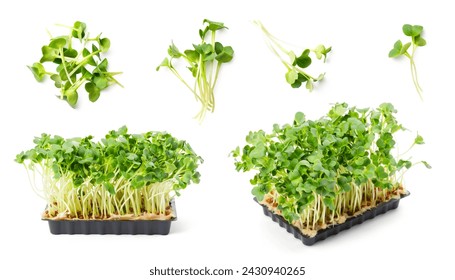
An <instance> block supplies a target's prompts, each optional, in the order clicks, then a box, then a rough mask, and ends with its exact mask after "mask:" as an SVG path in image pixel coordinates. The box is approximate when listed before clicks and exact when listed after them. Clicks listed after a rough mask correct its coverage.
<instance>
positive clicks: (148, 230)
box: [44, 200, 177, 235]
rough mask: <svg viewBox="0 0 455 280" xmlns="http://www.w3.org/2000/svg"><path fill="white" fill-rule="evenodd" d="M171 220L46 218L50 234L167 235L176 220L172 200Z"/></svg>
mask: <svg viewBox="0 0 455 280" xmlns="http://www.w3.org/2000/svg"><path fill="white" fill-rule="evenodd" d="M171 209H172V213H173V216H174V217H173V218H172V219H171V220H165V221H161V220H104V221H103V220H48V219H44V220H45V221H48V222H49V229H50V231H51V233H52V234H147V235H152V234H161V235H167V234H169V231H170V229H171V222H172V221H175V220H177V211H176V209H175V202H174V200H172V201H171Z"/></svg>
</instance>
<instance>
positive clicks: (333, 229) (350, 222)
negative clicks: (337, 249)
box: [254, 192, 410, 246]
mask: <svg viewBox="0 0 455 280" xmlns="http://www.w3.org/2000/svg"><path fill="white" fill-rule="evenodd" d="M408 195H410V193H409V192H406V193H405V194H402V195H401V196H400V198H398V199H391V200H389V201H386V202H382V203H380V204H378V205H377V206H376V207H374V208H372V209H370V210H367V211H365V212H364V213H362V214H361V215H358V216H355V217H350V218H348V219H347V220H346V222H344V223H342V224H337V225H333V226H329V227H327V228H326V229H323V230H320V231H318V233H317V234H316V235H315V236H313V237H310V236H308V235H305V234H303V233H302V232H301V231H300V230H299V229H298V228H297V227H295V226H293V225H291V224H289V223H288V222H287V221H286V220H285V219H284V218H283V217H282V216H280V215H277V214H275V213H273V212H272V211H270V210H269V209H268V208H267V206H265V205H262V204H260V203H259V202H258V201H257V200H256V198H254V201H256V202H258V203H259V205H261V206H262V210H263V211H264V214H265V215H266V216H269V217H270V218H272V220H273V221H274V222H277V223H278V224H279V225H280V226H281V227H283V228H285V229H286V230H287V232H289V233H291V234H293V235H294V237H295V238H297V239H299V240H301V241H302V243H303V244H305V245H307V246H311V245H313V244H314V243H316V242H318V241H321V240H324V239H326V238H327V237H329V236H332V235H335V234H338V233H339V232H341V231H343V230H346V229H349V228H351V227H353V226H355V225H358V224H361V223H363V222H365V221H366V220H369V219H373V218H374V217H376V216H377V215H380V214H384V213H385V212H387V211H389V210H393V209H396V208H397V207H398V205H399V203H400V199H402V198H404V197H406V196H408Z"/></svg>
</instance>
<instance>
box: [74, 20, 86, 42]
mask: <svg viewBox="0 0 455 280" xmlns="http://www.w3.org/2000/svg"><path fill="white" fill-rule="evenodd" d="M86 28H87V25H86V24H85V23H83V22H80V21H76V22H75V23H74V24H73V30H72V32H71V35H72V36H73V37H75V38H78V39H79V40H80V41H82V39H83V38H84V37H85V29H86Z"/></svg>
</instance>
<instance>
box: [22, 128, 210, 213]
mask: <svg viewBox="0 0 455 280" xmlns="http://www.w3.org/2000/svg"><path fill="white" fill-rule="evenodd" d="M34 143H35V147H34V148H33V149H31V150H28V151H25V152H21V153H20V154H18V155H17V156H16V162H18V163H21V164H23V165H24V166H25V168H26V170H27V174H28V175H29V179H30V182H31V183H32V186H33V189H34V190H35V191H36V192H37V193H38V194H39V195H40V196H42V197H44V198H45V199H46V201H47V212H46V213H47V214H46V216H47V218H70V219H71V218H84V219H108V218H113V217H116V216H125V215H133V216H134V217H139V216H141V215H143V214H144V213H145V214H157V215H163V214H165V213H166V210H167V209H168V207H169V202H170V200H171V199H172V197H173V196H174V195H175V194H177V195H178V194H179V191H180V190H182V189H184V188H186V186H187V185H188V184H190V183H191V182H194V183H198V182H199V177H200V174H199V172H197V170H196V169H197V167H198V165H199V164H200V163H201V162H202V159H201V158H200V157H199V156H197V155H196V154H195V153H194V151H193V150H192V148H191V146H190V145H189V144H188V143H187V142H185V141H181V140H178V139H176V138H174V137H172V136H171V134H169V133H165V132H147V133H142V134H129V133H128V132H127V128H126V127H121V128H120V129H119V130H116V131H115V130H113V131H110V132H109V133H108V134H107V135H106V137H105V138H103V139H102V140H101V141H100V142H95V141H94V140H93V137H92V136H88V137H84V138H69V139H64V138H62V137H60V136H51V135H48V134H42V135H41V136H40V137H36V138H35V140H34ZM37 177H41V182H39V181H38V180H37Z"/></svg>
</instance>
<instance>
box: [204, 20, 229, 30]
mask: <svg viewBox="0 0 455 280" xmlns="http://www.w3.org/2000/svg"><path fill="white" fill-rule="evenodd" d="M203 23H204V24H205V23H206V24H208V29H209V30H211V31H217V30H220V29H223V28H227V27H226V26H224V23H222V22H216V21H211V20H208V19H204V21H203Z"/></svg>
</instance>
